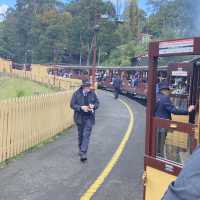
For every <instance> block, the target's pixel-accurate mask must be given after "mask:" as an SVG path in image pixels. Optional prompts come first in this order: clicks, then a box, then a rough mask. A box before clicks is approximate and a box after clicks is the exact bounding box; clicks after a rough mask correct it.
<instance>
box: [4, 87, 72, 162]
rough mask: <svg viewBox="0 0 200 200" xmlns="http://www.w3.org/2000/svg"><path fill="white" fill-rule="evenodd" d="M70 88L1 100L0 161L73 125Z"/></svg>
mask: <svg viewBox="0 0 200 200" xmlns="http://www.w3.org/2000/svg"><path fill="white" fill-rule="evenodd" d="M71 96H72V91H67V92H59V93H56V94H45V95H39V96H33V97H22V98H18V99H12V100H8V101H1V102H0V162H2V161H4V160H6V159H9V158H11V157H13V156H16V155H17V154H19V153H21V152H23V151H25V150H27V149H29V148H30V147H33V146H35V145H37V144H39V143H41V142H42V141H45V140H46V139H48V138H51V137H52V136H54V135H56V134H57V133H59V132H62V131H63V130H64V129H66V128H68V127H70V126H72V125H73V111H72V110H71V109H70V105H69V103H70V99H71Z"/></svg>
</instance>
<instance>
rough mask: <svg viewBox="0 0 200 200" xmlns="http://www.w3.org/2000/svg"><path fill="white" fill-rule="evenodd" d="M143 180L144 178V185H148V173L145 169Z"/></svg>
mask: <svg viewBox="0 0 200 200" xmlns="http://www.w3.org/2000/svg"><path fill="white" fill-rule="evenodd" d="M142 180H143V184H144V186H146V185H147V173H146V171H144V173H143V176H142Z"/></svg>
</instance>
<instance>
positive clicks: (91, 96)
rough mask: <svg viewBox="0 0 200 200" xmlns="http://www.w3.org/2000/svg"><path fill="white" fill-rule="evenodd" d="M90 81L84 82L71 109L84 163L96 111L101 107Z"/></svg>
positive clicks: (75, 95) (73, 99)
mask: <svg viewBox="0 0 200 200" xmlns="http://www.w3.org/2000/svg"><path fill="white" fill-rule="evenodd" d="M90 87H91V84H90V81H89V80H83V81H82V86H81V87H80V88H79V89H78V90H77V91H76V92H75V93H74V94H73V96H72V99H71V108H72V109H73V110H74V121H75V123H76V125H77V128H78V145H79V155H80V160H81V161H82V162H84V161H86V160H87V151H88V145H89V141H90V135H91V131H92V126H93V125H94V124H95V110H97V109H98V107H99V100H98V98H97V95H96V93H95V92H94V91H92V90H91V89H90Z"/></svg>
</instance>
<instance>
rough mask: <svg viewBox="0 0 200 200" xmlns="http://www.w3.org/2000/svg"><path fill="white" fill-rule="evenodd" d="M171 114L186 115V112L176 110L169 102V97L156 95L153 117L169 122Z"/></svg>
mask: <svg viewBox="0 0 200 200" xmlns="http://www.w3.org/2000/svg"><path fill="white" fill-rule="evenodd" d="M171 114H175V115H187V114H188V111H187V110H181V109H177V108H176V107H175V106H174V105H173V103H172V102H171V100H170V97H169V96H166V95H163V94H160V93H159V94H157V102H156V113H155V116H156V117H159V118H163V119H169V120H171V119H172V117H171Z"/></svg>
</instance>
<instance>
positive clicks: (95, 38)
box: [92, 30, 97, 89]
mask: <svg viewBox="0 0 200 200" xmlns="http://www.w3.org/2000/svg"><path fill="white" fill-rule="evenodd" d="M96 40H97V36H96V31H95V30H94V38H93V62H92V87H93V89H95V83H96V62H97V60H96V57H97V41H96Z"/></svg>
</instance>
